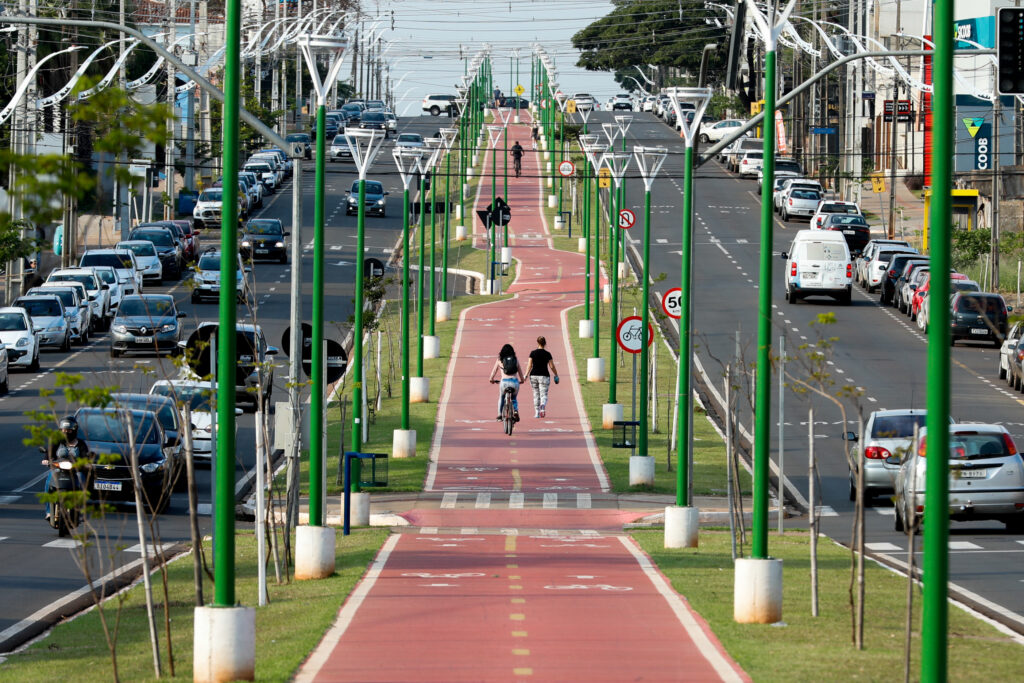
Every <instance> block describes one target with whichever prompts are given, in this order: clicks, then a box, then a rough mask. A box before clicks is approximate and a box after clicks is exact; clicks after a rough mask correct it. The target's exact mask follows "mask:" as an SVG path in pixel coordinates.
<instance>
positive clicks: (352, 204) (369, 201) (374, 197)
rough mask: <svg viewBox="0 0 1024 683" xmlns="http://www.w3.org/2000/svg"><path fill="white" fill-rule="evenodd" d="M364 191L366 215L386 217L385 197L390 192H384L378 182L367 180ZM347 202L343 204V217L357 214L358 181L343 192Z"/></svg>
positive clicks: (382, 186) (386, 202)
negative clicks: (346, 196)
mask: <svg viewBox="0 0 1024 683" xmlns="http://www.w3.org/2000/svg"><path fill="white" fill-rule="evenodd" d="M365 182H366V189H365V190H364V192H365V193H366V215H373V214H376V215H378V216H380V217H381V218H383V217H384V216H387V215H388V200H387V199H385V197H386V196H387V195H389V194H391V193H390V192H385V191H384V185H382V184H381V183H380V181H378V180H367V181H365ZM345 194H347V195H348V200H347V201H346V202H345V215H347V216H351V215H352V214H355V213H359V181H358V180H356V181H355V182H353V183H352V189H351V190H348V191H346V192H345Z"/></svg>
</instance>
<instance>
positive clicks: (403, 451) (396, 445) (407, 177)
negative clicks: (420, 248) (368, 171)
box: [391, 147, 424, 458]
mask: <svg viewBox="0 0 1024 683" xmlns="http://www.w3.org/2000/svg"><path fill="white" fill-rule="evenodd" d="M391 155H392V157H394V159H395V165H396V166H398V173H399V175H400V176H401V178H402V188H403V191H402V428H401V429H396V430H395V432H394V434H393V436H392V442H391V451H392V452H391V455H392V457H395V458H411V457H413V456H414V455H416V430H415V429H410V428H409V183H411V182H412V179H413V174H414V173H415V172H416V168H417V166H418V164H419V163H420V160H421V159H422V158H423V156H424V153H423V152H422V151H420V150H418V149H410V148H407V147H396V148H395V149H394V150H392V152H391Z"/></svg>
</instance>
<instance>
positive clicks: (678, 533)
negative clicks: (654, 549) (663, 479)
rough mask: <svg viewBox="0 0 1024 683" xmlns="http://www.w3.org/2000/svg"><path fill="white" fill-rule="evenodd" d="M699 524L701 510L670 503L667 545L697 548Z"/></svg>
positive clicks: (666, 511)
mask: <svg viewBox="0 0 1024 683" xmlns="http://www.w3.org/2000/svg"><path fill="white" fill-rule="evenodd" d="M652 460H653V458H652ZM631 471H632V470H631ZM699 525H700V510H698V509H697V508H695V507H689V506H686V507H681V506H678V505H669V506H668V507H666V508H665V547H666V548H696V547H697V529H698V527H699Z"/></svg>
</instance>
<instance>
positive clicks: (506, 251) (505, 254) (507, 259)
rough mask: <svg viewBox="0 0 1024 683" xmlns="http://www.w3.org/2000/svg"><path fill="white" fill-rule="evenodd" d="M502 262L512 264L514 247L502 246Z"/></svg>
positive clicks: (507, 264)
mask: <svg viewBox="0 0 1024 683" xmlns="http://www.w3.org/2000/svg"><path fill="white" fill-rule="evenodd" d="M501 262H502V263H503V264H505V265H506V266H511V265H512V247H502V248H501Z"/></svg>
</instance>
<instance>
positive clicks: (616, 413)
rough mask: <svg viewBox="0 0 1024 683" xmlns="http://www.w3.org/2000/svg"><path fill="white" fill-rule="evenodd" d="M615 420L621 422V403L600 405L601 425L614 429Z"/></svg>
mask: <svg viewBox="0 0 1024 683" xmlns="http://www.w3.org/2000/svg"><path fill="white" fill-rule="evenodd" d="M616 422H622V404H621V403H605V404H604V405H603V406H601V426H602V427H604V428H605V429H614V428H615V423H616Z"/></svg>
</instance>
